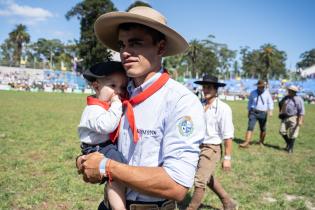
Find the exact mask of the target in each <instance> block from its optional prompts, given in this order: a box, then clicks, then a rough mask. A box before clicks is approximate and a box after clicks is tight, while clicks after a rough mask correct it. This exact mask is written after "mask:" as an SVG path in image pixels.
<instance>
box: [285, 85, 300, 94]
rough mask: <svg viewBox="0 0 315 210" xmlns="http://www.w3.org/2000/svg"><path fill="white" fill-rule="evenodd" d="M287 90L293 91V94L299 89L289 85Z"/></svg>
mask: <svg viewBox="0 0 315 210" xmlns="http://www.w3.org/2000/svg"><path fill="white" fill-rule="evenodd" d="M288 90H292V91H294V92H298V91H299V88H298V87H297V86H295V85H290V86H289V87H288Z"/></svg>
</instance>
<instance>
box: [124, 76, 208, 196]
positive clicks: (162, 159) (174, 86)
mask: <svg viewBox="0 0 315 210" xmlns="http://www.w3.org/2000/svg"><path fill="white" fill-rule="evenodd" d="M161 72H162V71H160V72H158V73H156V74H155V75H154V76H153V77H152V78H150V79H149V80H148V81H146V82H145V83H144V84H142V85H141V86H139V87H136V88H135V87H134V86H133V82H132V81H131V82H130V83H129V86H128V91H129V93H130V96H131V97H133V96H135V95H138V94H139V93H140V92H142V91H143V90H145V89H146V88H148V87H149V86H150V85H151V84H152V83H154V82H155V81H156V80H157V79H158V78H159V77H160V76H161ZM133 111H134V115H135V123H136V126H137V130H138V134H139V141H138V142H137V143H136V144H135V143H134V142H133V135H132V132H131V129H130V127H129V123H128V120H127V118H126V117H125V116H124V115H123V117H122V119H121V127H120V132H119V140H118V150H119V151H121V152H122V154H123V156H124V157H125V159H126V160H127V163H128V164H129V165H132V166H149V167H157V166H162V167H163V168H164V169H165V171H166V172H167V173H168V175H169V176H170V177H171V178H172V179H173V180H174V181H176V182H177V183H179V184H181V185H183V186H185V187H191V186H192V184H193V180H194V175H195V171H196V166H197V163H198V159H199V152H200V150H199V145H200V144H201V143H202V141H203V138H204V134H205V118H204V112H203V108H202V105H201V103H200V101H199V99H198V98H197V97H196V96H195V95H194V94H193V93H192V92H191V91H189V90H188V89H187V88H186V87H184V86H183V85H181V84H179V83H178V82H176V81H174V80H173V79H169V80H168V81H167V83H166V84H165V85H164V86H163V87H162V88H160V89H159V90H158V91H157V92H155V93H154V94H153V95H152V96H150V97H149V98H147V99H146V100H145V101H143V102H142V103H140V104H137V105H135V106H134V107H133ZM126 199H127V200H134V201H151V202H152V201H160V200H163V199H162V198H157V197H151V196H148V195H144V194H140V193H139V192H136V191H133V190H132V189H130V188H129V189H128V190H127V193H126Z"/></svg>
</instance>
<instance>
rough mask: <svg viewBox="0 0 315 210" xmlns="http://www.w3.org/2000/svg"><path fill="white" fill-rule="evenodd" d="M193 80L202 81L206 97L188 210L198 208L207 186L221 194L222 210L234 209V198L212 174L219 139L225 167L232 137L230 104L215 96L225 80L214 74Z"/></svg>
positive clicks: (219, 195)
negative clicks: (193, 187)
mask: <svg viewBox="0 0 315 210" xmlns="http://www.w3.org/2000/svg"><path fill="white" fill-rule="evenodd" d="M195 83H196V84H199V85H202V89H203V93H204V97H205V105H204V110H205V115H206V135H205V138H204V140H203V142H202V144H201V145H200V149H201V153H200V156H199V162H198V167H197V172H196V175H195V183H194V184H195V190H194V193H193V196H192V200H191V202H190V204H189V206H188V207H187V210H195V209H198V208H199V206H200V204H201V202H202V199H203V196H204V194H205V190H206V186H208V187H209V188H210V189H211V190H212V191H213V192H214V193H215V194H216V195H217V196H218V197H219V198H220V200H221V202H222V204H223V209H224V210H233V209H237V204H236V203H235V201H233V199H232V198H231V197H230V196H229V194H228V193H227V192H225V190H224V188H223V187H222V186H221V184H220V182H219V181H218V180H217V179H215V178H214V172H215V168H216V164H217V162H218V161H220V158H221V144H222V143H224V148H225V149H224V158H223V162H222V167H223V169H224V170H225V171H229V170H230V169H231V159H232V158H231V153H232V139H233V137H234V126H233V121H232V110H231V108H230V107H229V105H227V104H226V103H224V102H222V101H221V100H220V99H219V98H218V88H219V87H224V86H225V84H224V83H220V82H218V78H217V77H214V76H208V75H205V76H204V77H203V79H202V80H200V81H196V82H195Z"/></svg>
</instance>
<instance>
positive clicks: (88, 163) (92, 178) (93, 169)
mask: <svg viewBox="0 0 315 210" xmlns="http://www.w3.org/2000/svg"><path fill="white" fill-rule="evenodd" d="M103 158H104V155H103V154H101V153H99V152H93V153H91V154H88V155H84V156H82V159H83V164H82V173H83V180H84V181H85V182H90V183H93V184H94V183H100V182H101V181H102V179H103V176H104V175H103V174H101V173H100V170H99V165H100V162H101V161H102V160H103Z"/></svg>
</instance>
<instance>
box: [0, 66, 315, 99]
mask: <svg viewBox="0 0 315 210" xmlns="http://www.w3.org/2000/svg"><path fill="white" fill-rule="evenodd" d="M194 81H195V79H185V80H184V85H185V86H187V87H188V88H189V89H190V90H191V91H193V92H194V93H195V94H196V95H197V96H198V97H199V98H200V99H202V97H203V93H202V91H201V86H198V85H196V84H194ZM256 82H257V79H230V80H225V81H224V83H226V84H227V85H226V86H225V87H224V88H222V89H220V91H219V97H221V98H222V99H226V100H245V99H247V98H248V96H249V93H250V92H251V91H252V90H253V89H255V88H256V86H255V83H256ZM291 84H293V85H296V86H298V87H299V90H300V91H299V95H300V96H301V97H302V98H303V99H304V101H305V102H307V103H312V104H315V80H314V79H308V80H304V81H299V82H298V81H295V82H288V81H285V80H282V81H280V80H269V84H268V88H269V91H270V93H271V94H272V97H273V99H274V101H279V100H280V99H281V98H282V97H283V96H284V95H285V94H286V87H287V86H289V85H291ZM0 89H6V90H24V91H33V92H37V91H46V92H68V93H71V92H75V93H90V92H91V91H92V90H91V88H90V87H89V85H88V84H87V83H86V82H85V80H84V78H83V77H82V75H81V74H79V73H77V72H69V71H67V72H65V71H53V70H48V69H47V70H38V69H23V68H9V67H0Z"/></svg>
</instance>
